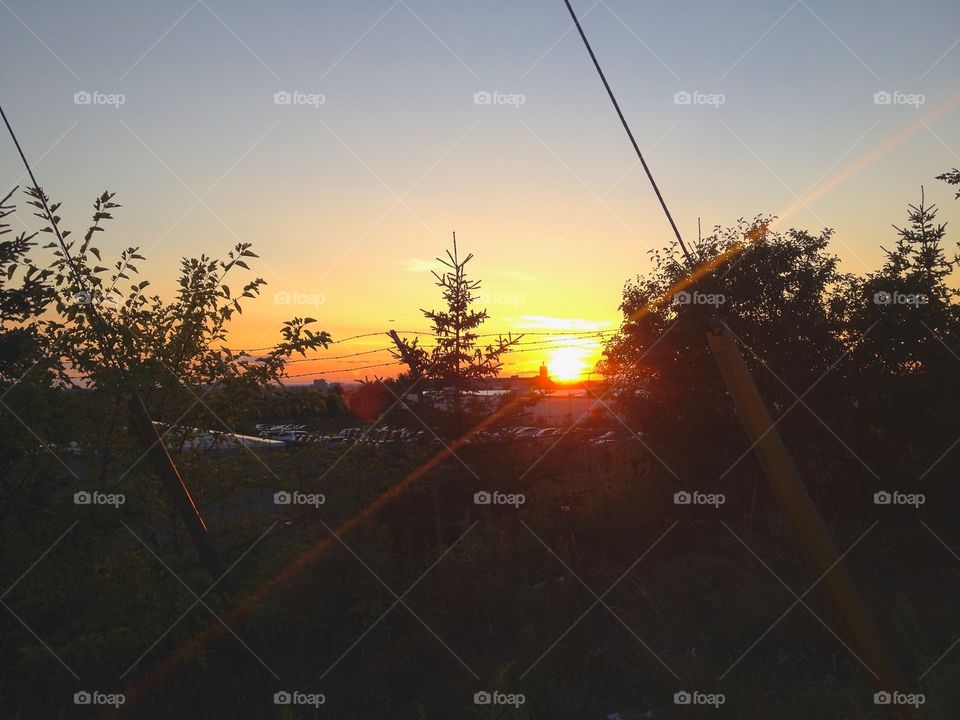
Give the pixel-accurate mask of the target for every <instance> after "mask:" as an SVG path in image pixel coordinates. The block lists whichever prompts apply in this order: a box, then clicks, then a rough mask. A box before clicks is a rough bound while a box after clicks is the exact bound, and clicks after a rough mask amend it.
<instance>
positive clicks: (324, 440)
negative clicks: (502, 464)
mask: <svg viewBox="0 0 960 720" xmlns="http://www.w3.org/2000/svg"><path fill="white" fill-rule="evenodd" d="M257 432H258V433H259V434H260V437H263V438H269V439H271V440H281V441H283V442H286V443H288V444H304V443H318V444H321V445H325V446H328V447H334V446H337V445H341V444H344V443H355V442H360V443H364V444H367V443H369V444H373V445H376V446H378V447H379V446H386V445H395V444H410V443H416V444H420V445H423V444H438V443H439V442H440V441H439V440H438V438H437V437H436V436H435V435H434V434H433V433H431V432H429V431H427V430H411V429H409V428H391V427H388V426H384V427H374V428H369V427H352V428H344V429H343V430H341V431H340V432H339V433H337V434H335V435H328V434H321V433H317V432H311V431H309V430H307V428H306V427H305V426H303V425H271V426H267V425H258V426H257ZM567 436H576V437H577V438H579V439H581V440H582V441H583V442H587V443H590V444H593V445H607V444H609V443H613V442H616V441H617V440H619V439H622V438H624V437H629V434H628V433H627V432H626V431H625V430H623V431H619V430H608V431H606V432H603V433H600V434H596V433H595V432H591V431H589V430H586V429H584V428H579V427H574V428H569V429H563V428H558V427H545V428H543V427H533V426H519V427H507V428H501V429H499V430H493V431H489V430H482V431H480V432H478V433H475V434H473V435H471V436H470V437H468V438H467V440H466V442H468V443H485V442H504V441H516V442H524V443H537V442H545V441H552V442H557V441H558V440H560V439H561V438H563V437H567Z"/></svg>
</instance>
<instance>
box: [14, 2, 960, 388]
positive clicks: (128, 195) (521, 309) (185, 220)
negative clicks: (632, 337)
mask: <svg viewBox="0 0 960 720" xmlns="http://www.w3.org/2000/svg"><path fill="white" fill-rule="evenodd" d="M574 4H575V6H576V7H577V9H578V11H579V12H580V13H581V17H582V20H583V23H584V27H585V30H586V32H587V33H588V35H589V36H590V38H591V40H592V42H593V44H594V47H595V49H596V51H597V54H598V56H599V59H600V62H601V63H602V64H603V66H604V68H605V70H606V72H607V75H608V77H609V79H610V81H611V83H612V84H613V86H614V89H615V90H616V92H617V93H618V95H619V98H620V101H621V104H622V106H623V110H624V112H625V114H626V116H627V117H628V119H629V120H630V122H631V124H632V126H633V130H634V133H635V134H636V136H637V138H638V141H639V142H640V145H641V148H642V149H643V150H644V151H645V152H646V154H647V160H648V162H649V163H650V165H651V167H652V169H653V172H654V173H655V175H656V177H657V180H658V182H659V184H660V186H661V189H662V190H663V192H664V194H665V196H666V198H667V201H668V203H669V204H670V206H671V209H672V211H673V214H674V216H675V217H676V218H677V221H678V223H679V225H680V229H681V231H682V232H683V233H684V235H685V237H687V238H695V237H696V232H697V218H698V217H700V218H702V223H703V227H704V228H705V229H708V228H712V227H713V226H714V225H730V224H733V223H735V222H736V220H737V219H738V218H740V217H752V216H754V215H756V214H758V213H773V214H779V215H783V216H785V219H784V226H797V227H803V228H808V229H810V230H814V231H815V230H818V229H820V228H822V227H833V228H835V229H836V240H835V243H834V245H833V248H832V249H833V251H834V252H836V253H837V254H839V255H840V257H841V258H842V260H843V269H845V270H849V271H851V272H862V271H865V270H869V269H872V268H875V267H877V266H878V265H879V263H880V262H881V260H882V251H881V249H880V245H881V244H883V245H885V246H888V247H889V246H890V245H892V244H893V237H894V235H893V232H894V231H893V230H892V228H891V224H893V223H896V224H902V223H903V221H904V218H905V211H906V204H907V203H910V202H917V201H918V200H919V194H920V185H921V184H923V185H925V186H926V188H927V197H928V199H929V200H932V201H934V202H937V203H938V204H939V205H940V206H941V208H942V218H943V219H945V220H951V221H953V222H954V223H955V222H956V221H957V220H960V212H958V210H960V204H958V203H957V202H956V201H954V200H953V199H952V198H953V193H952V192H951V190H950V189H949V188H948V187H946V186H945V185H943V184H942V183H939V182H936V181H935V180H934V179H933V178H934V176H935V175H937V174H940V173H941V172H943V171H945V170H947V169H949V168H951V167H955V166H960V120H958V118H960V107H958V103H960V101H958V96H957V93H958V87H957V82H956V79H957V77H958V76H960V4H958V3H957V2H956V0H924V1H922V2H919V3H918V2H894V1H892V0H881V1H877V0H870V1H869V2H867V1H866V0H862V1H851V2H844V3H831V2H825V1H824V0H809V1H807V2H805V1H804V0H797V1H796V2H793V3H792V4H791V2H790V1H789V0H783V1H782V2H769V1H764V2H761V1H759V0H727V1H722V2H715V3H702V2H688V1H684V0H681V1H679V2H671V3H640V2H635V1H634V2H630V1H627V0H600V1H599V2H594V0H576V2H575V3H574ZM0 18H2V20H0V57H2V58H3V60H4V65H5V72H4V79H3V84H2V87H0V103H2V104H3V107H4V109H5V111H6V112H7V114H8V116H9V117H10V120H11V122H12V123H13V125H14V128H15V129H16V130H17V132H18V133H19V135H20V140H21V142H22V143H23V145H24V149H25V151H26V153H27V155H28V157H29V158H30V159H31V160H32V162H33V163H34V166H35V167H34V169H35V171H36V173H37V175H38V178H39V180H40V182H41V184H43V185H44V186H45V189H46V190H47V192H48V194H50V195H51V196H52V197H53V198H54V199H56V200H61V201H63V203H64V205H63V209H62V210H61V215H62V216H63V217H64V222H65V226H66V227H69V228H73V229H75V230H77V231H79V230H82V229H83V228H85V227H86V223H87V221H88V218H89V215H90V205H91V202H92V200H93V198H94V197H95V195H96V194H98V193H100V192H102V191H103V190H104V189H110V190H113V191H116V192H117V200H118V201H119V202H120V203H121V204H122V205H123V208H122V209H121V210H119V211H118V212H117V213H116V217H117V220H116V221H115V222H113V223H112V224H111V225H110V226H109V227H108V230H107V232H105V233H103V234H102V235H101V236H100V247H101V250H102V251H103V254H104V259H112V258H114V257H115V256H116V255H117V254H118V253H119V251H120V250H121V249H122V248H124V247H127V246H130V245H139V246H141V248H142V250H141V252H142V253H143V254H144V255H146V256H147V258H148V261H147V262H145V263H142V264H141V266H140V270H141V273H142V275H143V276H144V277H146V278H148V279H150V280H151V281H152V285H153V288H154V290H155V291H157V292H159V293H160V294H161V295H166V296H169V295H170V293H171V292H172V289H173V282H174V279H175V273H176V269H177V263H178V260H179V258H180V257H181V256H183V255H198V254H199V253H206V254H208V255H215V256H216V255H225V254H226V252H227V251H228V250H229V249H230V248H231V247H232V245H234V244H236V243H237V242H241V241H243V242H252V243H253V245H254V248H253V249H254V250H255V251H256V252H257V253H258V254H259V255H260V256H261V260H260V261H259V262H258V264H257V265H255V266H254V271H255V272H256V273H257V274H259V275H261V276H262V277H264V279H266V280H267V282H268V286H267V287H266V289H265V290H264V293H263V295H262V297H261V298H260V299H259V300H258V301H256V302H253V303H249V304H248V305H247V307H246V308H245V312H244V314H243V316H242V318H241V319H240V320H238V322H237V323H236V325H235V328H234V331H233V333H232V335H231V344H233V345H235V346H246V347H261V346H266V345H270V344H272V343H273V342H276V340H277V339H278V338H279V334H278V327H279V324H280V322H281V321H282V320H283V319H285V318H288V317H290V316H292V315H301V316H302V315H310V316H313V317H316V318H317V319H318V320H319V323H318V325H317V327H318V328H322V329H326V330H328V331H329V332H330V333H331V334H333V336H334V338H335V339H338V338H348V337H352V336H354V335H361V334H366V333H372V332H376V331H381V330H382V331H386V330H388V329H390V328H396V329H400V330H426V329H427V327H428V326H427V323H426V321H425V320H424V319H423V318H422V316H421V315H420V312H419V308H421V307H426V308H431V307H435V306H437V305H438V304H439V293H438V290H437V288H436V287H435V286H434V285H433V283H432V278H431V276H430V274H429V270H430V269H431V267H434V265H433V264H432V263H431V259H432V258H433V257H435V256H436V255H438V254H442V253H443V251H444V250H445V249H446V248H447V247H448V246H449V242H450V233H451V231H454V230H455V231H456V232H457V238H458V241H459V243H460V246H461V249H462V250H463V251H469V252H473V253H474V254H475V255H476V257H475V259H474V260H473V261H472V262H471V265H470V268H471V270H472V271H473V275H474V277H477V278H479V279H481V280H482V281H483V283H484V285H483V294H484V298H483V299H484V301H485V306H486V307H487V308H488V309H489V311H490V314H491V316H492V317H491V321H490V322H489V323H488V324H487V326H486V327H485V329H484V331H485V332H494V331H501V330H502V331H507V330H512V331H516V332H523V331H524V330H527V331H540V332H547V331H571V332H573V331H576V332H581V333H582V332H585V331H594V330H599V331H603V330H608V331H609V330H613V329H615V328H616V326H617V324H618V321H619V316H618V311H617V306H618V304H619V301H620V295H621V290H622V287H623V283H624V281H625V280H627V279H628V278H630V277H632V276H634V275H635V274H636V273H638V272H643V271H645V270H646V269H647V268H648V267H649V262H648V260H647V252H648V251H649V250H651V249H653V248H657V247H660V246H662V245H664V244H665V243H666V242H667V241H668V240H669V238H670V229H669V226H668V225H667V223H666V221H665V219H664V218H663V215H662V212H661V210H660V208H659V206H658V204H657V202H656V199H655V197H654V195H653V193H652V192H651V190H650V188H649V185H648V183H647V180H646V178H645V177H644V174H643V171H642V169H641V167H640V166H639V163H638V161H637V160H636V158H635V156H634V155H633V154H632V152H631V149H630V146H629V144H628V141H627V139H626V137H625V135H624V133H623V131H622V128H621V127H620V126H619V123H618V121H617V118H616V116H615V114H614V112H613V109H612V107H611V106H610V104H609V101H608V99H607V97H606V95H605V93H604V91H603V88H602V86H601V85H600V83H599V80H598V78H597V77H596V74H595V72H594V69H593V67H592V65H591V64H590V61H589V58H588V56H587V55H586V53H585V51H584V48H583V47H582V45H581V43H580V39H579V37H578V36H577V35H576V32H575V30H573V28H572V23H571V21H570V18H569V16H568V14H567V11H566V9H565V7H564V5H563V2H562V0H525V1H524V2H507V1H501V2H494V1H490V0H480V1H476V0H474V1H473V2H467V1H465V0H397V1H395V2H394V1H393V0H363V1H362V2H315V3H308V2H285V1H280V2H273V3H228V2H224V0H198V1H197V2H193V3H192V4H191V2H189V0H184V1H183V2H179V1H172V2H166V3H159V2H153V3H147V2H136V1H133V2H131V1H125V2H120V1H119V0H116V1H114V2H85V3H36V2H30V1H28V0H0ZM894 48H895V49H896V52H893V49H894ZM78 93H79V95H78ZM83 93H87V95H83ZM278 93H279V95H278ZM283 93H288V95H283ZM878 93H879V95H878ZM884 93H885V94H884ZM75 98H76V100H75ZM287 98H289V99H290V102H289V103H284V102H283V101H284V100H285V99H287ZM85 99H89V100H90V102H89V103H86V102H84V100H85ZM686 99H689V100H690V102H684V101H685V100H686ZM121 100H122V104H121ZM486 100H489V101H490V102H486ZM886 100H889V102H886ZM0 173H2V176H0V181H2V186H3V188H4V189H7V188H9V187H12V186H13V185H16V184H20V185H21V186H24V185H25V184H26V181H25V179H24V177H23V174H22V167H21V166H20V164H19V159H18V158H17V157H16V156H15V151H14V149H13V147H12V144H11V143H10V142H9V139H7V138H6V137H4V139H3V140H2V141H0ZM20 201H21V204H22V196H21V198H20ZM22 215H23V217H24V219H25V220H29V219H30V218H29V216H28V214H27V213H26V212H24V213H22ZM15 229H16V228H15ZM952 237H954V238H955V237H956V235H955V234H954V235H952ZM105 264H108V263H105ZM238 284H239V283H238ZM288 300H289V301H290V302H289V303H287V301H288ZM551 337H552V338H553V339H554V341H555V342H556V344H557V345H558V346H563V348H564V349H563V350H557V349H550V348H543V347H542V346H539V345H538V346H535V349H531V350H526V351H524V352H522V353H516V354H514V355H512V356H511V357H510V359H509V362H508V367H507V368H506V372H507V374H512V373H521V374H526V373H531V372H535V371H536V369H537V367H538V366H539V364H540V362H541V361H547V362H548V364H551V363H553V364H556V365H558V366H560V365H562V366H563V367H565V368H566V369H567V371H568V372H572V373H574V374H575V373H576V372H577V368H578V367H579V368H580V369H581V370H585V369H587V368H589V367H590V366H592V364H593V362H594V361H595V360H596V358H597V354H598V347H599V346H598V345H597V344H596V342H593V343H585V344H584V347H583V348H582V349H578V348H576V347H574V348H568V347H566V346H568V345H577V344H583V342H584V341H582V340H580V341H576V342H574V341H565V340H563V338H562V337H560V336H551ZM530 339H533V338H532V337H531V338H530ZM387 344H388V341H387V339H386V338H385V337H382V338H381V337H367V338H361V339H358V340H355V341H349V342H343V343H339V344H337V345H334V346H332V347H331V349H330V350H329V351H327V352H326V355H329V356H341V355H345V354H350V353H353V352H361V351H367V350H374V349H376V348H379V347H385V346H386V345H387ZM554 353H560V354H559V355H556V356H555V355H554ZM321 358H322V354H321ZM389 359H390V358H389V355H387V354H386V353H381V354H377V353H371V354H368V355H362V356H358V357H356V358H353V359H349V358H348V359H339V360H320V361H317V362H311V363H301V364H299V365H296V366H291V372H292V373H297V374H303V373H315V372H320V371H329V370H333V369H337V370H339V369H343V368H346V369H348V371H346V372H342V373H337V374H328V375H324V377H326V378H327V379H329V380H348V379H351V378H353V377H357V376H360V377H362V376H363V375H365V374H366V375H369V374H372V373H374V372H377V373H382V374H385V375H390V374H393V372H394V371H393V370H392V369H391V368H379V369H374V370H350V368H351V365H352V366H353V367H358V366H360V365H368V364H375V363H378V362H387V361H389ZM301 379H306V380H309V377H307V378H301Z"/></svg>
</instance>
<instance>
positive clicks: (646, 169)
mask: <svg viewBox="0 0 960 720" xmlns="http://www.w3.org/2000/svg"><path fill="white" fill-rule="evenodd" d="M563 2H564V3H566V5H567V10H569V11H570V17H572V18H573V23H574V25H576V26H577V31H578V32H579V33H580V38H581V39H582V40H583V44H584V46H586V48H587V52H588V53H590V59H591V60H593V66H594V67H595V68H596V69H597V74H598V75H600V80H602V81H603V86H604V87H605V88H606V89H607V95H609V96H610V101H611V102H612V103H613V107H614V109H615V110H616V111H617V116H619V118H620V123H621V124H622V125H623V129H624V130H626V131H627V137H629V138H630V143H631V144H632V145H633V149H634V151H636V153H637V157H638V158H640V164H641V165H643V171H644V172H645V173H646V174H647V179H648V180H649V181H650V185H651V186H653V191H654V192H655V193H656V194H657V200H659V201H660V207H662V208H663V212H664V214H665V215H666V216H667V220H669V221H670V227H672V228H673V233H674V235H676V236H677V241H678V242H679V243H680V249H681V250H683V254H684V256H686V258H687V262H688V263H689V264H690V265H691V266H693V258H692V257H691V256H690V252H689V251H688V250H687V246H686V244H685V243H684V242H683V238H682V237H681V236H680V230H679V228H677V224H676V223H675V222H674V221H673V215H671V214H670V209H669V208H668V207H667V203H666V201H665V200H664V199H663V195H662V194H661V192H660V188H659V187H658V186H657V181H656V180H654V179H653V173H652V172H650V167H649V166H648V165H647V161H646V160H644V158H643V153H642V152H640V146H639V145H637V141H636V139H635V138H634V137H633V131H631V130H630V125H629V124H628V123H627V119H626V118H625V117H624V115H623V111H622V110H621V109H620V103H618V102H617V97H616V96H615V95H614V94H613V90H612V89H611V88H610V83H608V82H607V76H606V75H604V73H603V68H601V67H600V61H599V60H597V56H596V55H595V54H594V52H593V48H592V47H591V46H590V41H589V40H587V35H586V33H584V32H583V27H582V26H581V25H580V19H579V18H578V17H577V13H576V12H575V11H574V9H573V5H571V4H570V0H563Z"/></svg>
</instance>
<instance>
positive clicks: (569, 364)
mask: <svg viewBox="0 0 960 720" xmlns="http://www.w3.org/2000/svg"><path fill="white" fill-rule="evenodd" d="M586 354H587V350H586V349H584V348H560V349H559V350H554V351H553V353H552V354H551V355H550V361H549V362H548V363H547V368H548V370H549V371H550V377H552V378H553V379H554V380H557V381H559V382H573V381H574V380H580V379H581V378H582V377H583V374H584V370H586V367H587V364H586V362H584V357H585V356H586Z"/></svg>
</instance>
